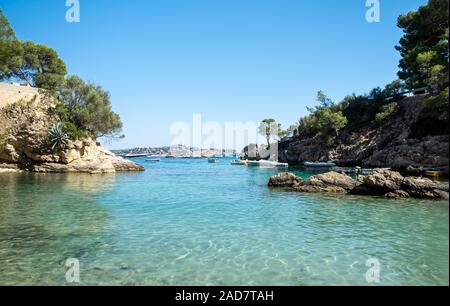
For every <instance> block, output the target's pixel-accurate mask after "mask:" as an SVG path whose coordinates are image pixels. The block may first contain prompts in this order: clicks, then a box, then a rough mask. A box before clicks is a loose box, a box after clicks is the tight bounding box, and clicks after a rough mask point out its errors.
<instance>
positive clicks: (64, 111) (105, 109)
mask: <svg viewBox="0 0 450 306" xmlns="http://www.w3.org/2000/svg"><path fill="white" fill-rule="evenodd" d="M58 96H59V100H60V101H61V105H60V106H59V108H58V113H59V115H60V117H61V118H62V119H64V120H65V121H66V122H68V123H69V125H70V124H73V125H75V127H76V129H77V130H79V131H83V132H85V133H87V134H89V135H90V136H92V137H94V138H98V137H110V138H111V137H112V138H116V137H122V135H121V134H120V133H121V131H122V121H121V120H120V117H119V115H118V114H116V113H114V112H113V111H112V109H111V101H110V94H109V93H108V92H107V91H105V90H103V89H102V88H101V87H100V86H97V85H94V84H90V83H86V82H84V81H83V80H82V79H81V78H79V77H77V76H69V77H67V80H66V83H65V85H64V86H62V87H60V88H59V90H58Z"/></svg>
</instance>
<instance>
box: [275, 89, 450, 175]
mask: <svg viewBox="0 0 450 306" xmlns="http://www.w3.org/2000/svg"><path fill="white" fill-rule="evenodd" d="M425 98H426V96H414V97H408V98H405V99H403V100H402V101H400V102H399V103H398V104H399V107H398V111H397V112H396V113H395V114H394V115H393V116H392V117H391V118H389V119H387V120H386V121H385V122H383V123H382V124H379V125H374V124H371V125H368V126H366V127H363V128H360V129H358V130H357V131H353V132H350V131H349V130H348V129H347V128H346V129H344V130H343V131H342V132H341V135H340V137H339V140H340V142H341V145H339V146H337V147H335V148H328V147H326V146H325V145H323V143H322V142H321V141H320V140H319V139H317V138H310V139H301V140H293V141H286V142H281V143H280V144H279V152H278V154H279V159H280V161H282V162H288V163H291V164H303V163H304V162H307V161H329V160H333V161H336V162H337V163H338V164H340V165H343V166H356V165H361V166H364V167H391V168H394V169H397V170H400V171H410V172H414V171H416V170H418V169H420V168H439V169H442V170H444V171H447V172H448V167H449V136H448V135H443V136H434V137H431V136H430V137H426V138H422V139H409V138H408V137H409V135H410V132H411V126H412V124H413V123H414V122H415V121H416V119H417V116H418V114H419V113H420V111H421V110H422V108H423V106H424V103H425Z"/></svg>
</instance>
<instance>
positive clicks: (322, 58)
mask: <svg viewBox="0 0 450 306" xmlns="http://www.w3.org/2000/svg"><path fill="white" fill-rule="evenodd" d="M380 1H381V22H380V23H367V22H366V20H365V13H366V10H367V8H366V7H365V2H366V1H365V0H341V1H336V0H308V1H306V0H133V1H121V0H80V4H81V22H80V23H77V24H74V23H72V24H69V23H67V22H66V20H65V12H66V10H67V8H66V7H65V0H39V1H30V0H0V7H1V8H2V10H3V11H4V13H5V15H6V16H7V17H8V18H9V20H10V22H11V24H12V25H13V27H14V29H15V31H16V33H17V36H18V37H19V38H20V39H24V40H33V41H35V42H38V43H43V44H46V45H48V46H50V47H52V48H54V49H56V50H57V51H58V53H59V55H60V56H61V58H63V59H64V61H65V62H66V64H67V66H68V70H69V73H71V74H78V75H80V76H81V77H83V78H84V79H86V80H89V81H93V82H95V83H98V84H100V85H102V86H103V87H104V88H106V89H108V90H109V91H110V92H111V95H112V103H113V108H114V110H115V111H116V112H118V113H119V114H120V115H121V117H122V120H123V122H124V132H125V134H126V136H127V137H126V139H124V140H121V141H120V142H116V143H113V144H112V145H111V147H114V148H126V147H134V146H159V145H167V144H169V143H170V141H171V139H172V136H171V135H170V134H169V127H170V125H171V124H172V123H173V122H175V121H186V122H191V121H192V114H193V113H194V112H195V113H201V114H202V116H203V120H204V121H218V122H226V121H233V122H234V121H243V122H246V121H255V122H257V121H259V120H261V119H263V118H266V117H273V118H275V119H277V120H278V121H279V122H281V123H282V124H283V126H288V125H290V124H292V123H294V122H296V121H298V119H299V118H300V116H302V115H305V114H306V109H305V106H306V105H312V104H314V103H315V102H314V100H315V96H316V92H317V91H318V90H319V89H322V90H324V91H325V92H326V93H327V94H328V95H329V97H330V98H332V99H333V100H336V101H337V100H340V99H342V98H343V97H344V96H345V95H347V94H351V93H353V92H355V93H366V92H368V91H369V90H370V89H371V88H373V87H376V86H384V85H385V84H387V83H389V82H390V81H392V80H394V79H395V78H396V72H397V64H398V60H399V55H398V53H397V52H396V51H395V49H394V46H395V45H396V44H397V43H398V41H399V39H400V37H401V34H402V33H401V31H400V29H398V28H397V27H396V20H397V16H398V15H399V14H402V13H406V12H408V11H409V10H413V9H414V10H415V9H417V8H418V7H419V6H420V5H423V4H425V3H426V2H427V1H426V0H408V1H404V0H380Z"/></svg>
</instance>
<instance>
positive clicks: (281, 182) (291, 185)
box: [269, 170, 449, 200]
mask: <svg viewBox="0 0 450 306" xmlns="http://www.w3.org/2000/svg"><path fill="white" fill-rule="evenodd" d="M269 187H272V188H285V189H288V190H291V191H297V192H311V193H317V192H325V193H343V194H353V195H372V196H385V197H387V198H396V199H398V198H419V199H443V200H448V199H449V183H448V182H447V183H443V182H436V181H432V180H430V179H427V178H421V177H412V176H408V177H404V176H402V175H401V174H400V173H398V172H395V171H389V170H380V171H376V172H375V173H374V174H372V175H367V176H359V178H358V179H357V180H354V179H352V178H351V177H350V176H348V175H346V174H342V173H337V172H328V173H325V174H321V175H317V176H312V177H311V178H309V179H308V180H305V181H303V180H302V179H301V178H299V177H297V176H295V175H294V174H292V173H282V174H279V175H276V176H273V177H272V178H271V179H270V181H269Z"/></svg>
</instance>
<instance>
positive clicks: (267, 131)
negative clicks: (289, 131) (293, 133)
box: [259, 118, 281, 147]
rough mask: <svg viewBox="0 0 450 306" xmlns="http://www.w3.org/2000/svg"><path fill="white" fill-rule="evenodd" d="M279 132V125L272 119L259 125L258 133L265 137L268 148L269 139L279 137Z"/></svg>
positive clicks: (265, 120)
mask: <svg viewBox="0 0 450 306" xmlns="http://www.w3.org/2000/svg"><path fill="white" fill-rule="evenodd" d="M280 131H281V125H280V124H278V123H277V122H276V120H275V119H272V118H268V119H264V120H263V121H261V123H260V125H259V133H260V134H261V135H262V136H264V137H266V140H267V146H268V147H270V139H271V138H272V137H274V136H279V133H280Z"/></svg>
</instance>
